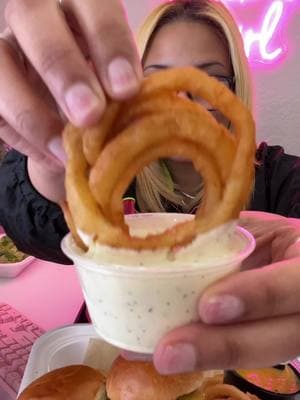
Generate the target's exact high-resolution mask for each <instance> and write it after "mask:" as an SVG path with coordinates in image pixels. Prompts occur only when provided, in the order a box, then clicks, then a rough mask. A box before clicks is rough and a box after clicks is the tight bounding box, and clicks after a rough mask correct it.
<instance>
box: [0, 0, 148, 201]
mask: <svg viewBox="0 0 300 400" xmlns="http://www.w3.org/2000/svg"><path fill="white" fill-rule="evenodd" d="M5 18H6V22H7V25H8V28H7V29H6V31H5V32H4V33H3V34H2V35H1V39H0V59H1V63H0V117H1V118H0V137H1V138H2V139H3V140H4V141H5V142H6V143H7V144H9V145H10V146H12V147H13V148H15V149H17V150H18V151H20V152H21V153H24V154H26V155H27V156H28V157H30V163H29V166H28V167H29V173H30V176H31V177H32V181H33V183H34V184H35V186H37V189H38V190H39V189H41V190H40V191H41V192H43V191H44V189H45V182H47V180H48V181H49V182H48V184H47V185H46V187H47V190H48V192H49V184H50V186H51V185H54V186H53V189H54V191H55V189H56V188H55V186H57V185H58V183H59V182H60V186H61V185H62V181H63V180H62V179H56V178H57V177H60V178H61V176H62V175H63V163H64V159H65V155H64V151H63V149H62V142H61V136H60V133H61V131H62V129H63V125H64V120H66V119H67V120H70V121H72V122H73V123H74V124H75V125H77V126H82V127H85V126H89V125H92V124H94V123H96V122H97V121H98V120H99V119H100V118H101V115H102V113H103V110H104V109H105V105H106V97H107V96H110V97H111V98H114V99H124V98H127V97H130V96H131V95H133V94H134V93H135V92H136V91H137V90H138V88H139V84H140V81H141V77H142V72H141V66H140V62H139V57H138V54H137V51H136V48H135V44H134V41H133V38H132V33H131V31H130V29H129V27H128V24H127V21H126V17H125V14H124V11H123V8H122V5H121V3H120V1H119V0H102V1H101V2H99V1H98V0H89V1H82V0H63V2H59V1H56V0H43V1H40V0H10V1H9V2H8V4H7V7H6V10H5ZM39 186H40V187H39ZM62 186H63V185H62ZM50 192H51V190H50ZM56 192H57V193H56ZM55 193H56V194H55V195H54V197H55V198H54V199H52V200H61V199H60V198H59V197H61V196H63V190H62V187H61V188H60V190H58V191H57V190H56V191H55ZM48 197H49V196H48Z"/></svg>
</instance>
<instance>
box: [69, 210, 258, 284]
mask: <svg viewBox="0 0 300 400" xmlns="http://www.w3.org/2000/svg"><path fill="white" fill-rule="evenodd" d="M160 214H161V215H162V214H164V215H165V214H166V213H153V214H151V213H145V214H133V215H132V217H133V218H138V217H136V215H140V216H141V217H142V216H148V215H155V216H159V215H160ZM169 215H172V216H174V217H177V216H180V218H182V217H183V216H184V215H189V214H173V213H172V214H169ZM127 217H131V215H130V216H127ZM234 234H235V235H237V236H240V238H242V239H244V244H243V245H242V246H241V249H240V250H239V251H238V252H237V253H236V254H230V255H228V257H222V258H220V257H217V256H216V257H215V258H214V257H212V258H211V259H209V260H208V261H207V262H199V263H197V262H195V263H190V262H189V263H188V264H185V263H182V264H179V263H178V264H177V265H173V266H169V265H165V266H162V267H161V266H157V265H153V266H152V265H147V266H139V265H130V266H129V265H122V264H116V263H109V262H97V261H95V260H93V259H89V258H87V257H86V255H85V252H84V251H83V250H81V249H80V248H78V246H76V244H75V242H74V240H73V238H72V235H71V233H68V234H67V235H66V236H65V237H64V238H63V240H62V242H61V248H62V250H63V252H64V253H65V254H66V255H67V256H68V257H69V258H70V259H71V260H72V261H73V262H74V264H75V266H76V267H78V268H85V269H88V270H90V271H94V272H99V273H101V274H105V273H107V274H110V275H111V274H116V275H127V276H128V275H129V276H133V275H135V276H137V275H141V277H147V276H148V277H152V276H153V275H154V274H155V275H161V276H163V275H170V274H175V275H176V274H185V273H197V274H199V271H200V272H207V270H208V271H211V272H215V271H217V270H219V269H222V268H224V267H226V266H227V265H230V264H232V263H234V264H236V265H237V266H238V265H239V263H241V262H242V261H243V260H244V259H246V258H247V257H248V256H249V255H250V254H251V253H252V252H253V250H254V249H255V239H254V237H253V235H252V234H251V233H250V232H249V231H247V230H246V229H245V228H242V227H240V226H236V227H235V228H234ZM142 252H143V251H141V253H142ZM212 265H213V266H212ZM139 277H140V276H139Z"/></svg>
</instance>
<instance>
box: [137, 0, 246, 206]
mask: <svg viewBox="0 0 300 400" xmlns="http://www.w3.org/2000/svg"><path fill="white" fill-rule="evenodd" d="M182 20H183V21H202V22H206V23H208V24H209V25H210V26H213V27H214V28H215V29H216V31H217V32H218V33H219V34H221V36H222V38H223V39H224V40H225V42H226V45H227V47H228V50H229V54H230V58H231V64H232V69H233V75H234V78H235V88H234V91H235V94H236V95H237V96H238V97H240V98H241V100H242V101H243V102H244V104H245V105H246V106H248V108H250V109H252V90H251V88H252V85H251V79H250V72H249V66H248V61H247V57H246V54H245V51H244V45H243V39H242V36H241V34H240V32H239V29H238V26H237V24H236V22H235V21H234V18H233V16H232V15H231V14H230V12H229V11H228V10H227V8H226V7H225V6H224V5H223V4H221V3H220V1H217V0H171V1H168V2H166V3H163V4H161V5H159V6H158V7H156V8H155V9H154V10H153V11H152V13H151V14H150V15H149V16H148V17H147V18H146V20H145V21H144V23H143V25H142V26H141V28H140V30H139V32H138V34H137V44H138V48H139V51H140V55H141V59H142V62H143V61H144V60H145V57H146V55H147V52H148V51H149V49H150V47H151V43H152V41H153V39H154V38H155V35H156V33H157V32H158V31H159V30H160V29H161V28H162V27H163V26H165V25H167V24H169V23H172V22H175V21H182ZM202 195H203V190H202V189H199V194H198V195H197V196H196V197H195V199H194V201H193V202H191V203H190V204H189V207H190V209H192V208H194V207H195V206H196V205H198V204H199V202H200V201H201V197H202ZM137 201H138V205H139V208H140V210H141V211H143V212H160V211H165V204H166V202H171V203H173V204H174V205H181V204H182V203H183V197H182V196H181V195H180V194H178V193H175V192H174V186H173V184H172V179H171V177H170V175H169V174H168V171H167V170H166V168H165V167H164V165H163V164H162V163H161V162H159V161H155V162H153V163H151V164H150V165H149V166H147V167H145V168H144V169H143V171H142V172H141V173H140V174H139V175H138V176H137ZM183 210H184V211H186V212H188V211H190V210H188V209H183Z"/></svg>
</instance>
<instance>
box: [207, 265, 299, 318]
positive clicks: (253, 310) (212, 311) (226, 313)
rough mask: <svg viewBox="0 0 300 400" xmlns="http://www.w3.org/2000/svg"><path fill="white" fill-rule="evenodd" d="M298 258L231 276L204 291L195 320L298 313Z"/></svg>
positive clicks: (264, 316)
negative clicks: (197, 318)
mask: <svg viewBox="0 0 300 400" xmlns="http://www.w3.org/2000/svg"><path fill="white" fill-rule="evenodd" d="M299 281H300V257H298V258H294V259H292V260H288V261H282V262H279V263H276V264H272V265H270V266H267V267H264V268H261V269H258V270H251V271H245V272H241V273H237V274H234V275H231V276H230V277H228V278H225V279H223V280H221V281H219V282H218V283H216V284H214V285H212V286H211V287H210V288H208V289H207V290H206V291H205V292H204V294H203V295H202V296H201V298H200V301H199V316H200V318H201V320H202V321H203V322H205V323H208V324H226V323H229V322H232V321H249V320H257V319H262V318H269V317H272V316H280V315H286V314H292V313H297V312H300V291H299Z"/></svg>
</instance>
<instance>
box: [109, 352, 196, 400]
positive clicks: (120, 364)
mask: <svg viewBox="0 0 300 400" xmlns="http://www.w3.org/2000/svg"><path fill="white" fill-rule="evenodd" d="M202 381H203V373H201V372H197V373H195V372H194V373H188V374H178V375H169V376H166V375H164V376H163V375H159V373H158V372H157V371H156V369H155V368H154V366H153V364H152V363H150V362H142V361H127V360H125V359H124V358H122V357H120V356H119V357H118V358H117V359H116V360H115V362H114V363H113V365H112V368H111V370H110V372H109V374H108V377H107V381H106V391H107V396H108V398H109V399H110V400H154V399H156V400H175V399H176V398H177V397H179V396H183V395H184V394H188V393H190V392H193V391H194V390H196V389H197V388H199V386H200V385H201V383H202Z"/></svg>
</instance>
